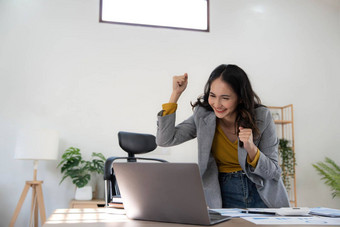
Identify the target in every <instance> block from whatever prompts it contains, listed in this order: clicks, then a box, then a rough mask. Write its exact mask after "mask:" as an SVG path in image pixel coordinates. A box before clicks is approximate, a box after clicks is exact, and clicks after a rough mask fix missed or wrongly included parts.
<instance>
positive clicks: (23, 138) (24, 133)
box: [14, 129, 59, 160]
mask: <svg viewBox="0 0 340 227" xmlns="http://www.w3.org/2000/svg"><path fill="white" fill-rule="evenodd" d="M58 144H59V138H58V133H57V132H56V131H54V130H47V129H35V130H30V129H22V130H20V131H19V133H18V137H17V142H16V147H15V154H14V158H15V159H30V160H56V159H57V158H58Z"/></svg>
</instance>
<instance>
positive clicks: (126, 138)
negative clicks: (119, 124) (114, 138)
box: [118, 131, 157, 157]
mask: <svg viewBox="0 0 340 227" xmlns="http://www.w3.org/2000/svg"><path fill="white" fill-rule="evenodd" d="M118 141H119V146H120V147H121V148H122V149H123V150H124V151H126V152H127V153H128V154H129V157H134V155H135V154H145V153H148V152H150V151H153V150H155V149H156V147H157V144H156V142H155V141H156V137H155V136H154V135H151V134H142V133H132V132H122V131H120V132H118Z"/></svg>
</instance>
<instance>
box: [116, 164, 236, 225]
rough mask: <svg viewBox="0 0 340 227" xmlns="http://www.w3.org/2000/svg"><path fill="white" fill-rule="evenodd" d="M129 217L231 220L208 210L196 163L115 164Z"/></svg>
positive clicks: (200, 221) (208, 221)
mask: <svg viewBox="0 0 340 227" xmlns="http://www.w3.org/2000/svg"><path fill="white" fill-rule="evenodd" d="M113 169H114V172H115V175H116V178H117V183H118V186H119V189H120V193H121V196H122V200H123V204H124V208H125V211H126V215H127V217H128V218H130V219H138V220H149V221H160V222H175V223H182V224H197V225H213V224H216V223H220V222H222V221H226V220H229V219H230V218H231V217H229V216H222V215H220V214H219V213H217V212H213V211H211V212H210V211H209V209H208V207H207V204H206V201H205V197H204V191H203V186H202V181H201V177H200V173H199V169H198V165H197V164H195V163H150V162H149V163H141V162H127V163H114V164H113Z"/></svg>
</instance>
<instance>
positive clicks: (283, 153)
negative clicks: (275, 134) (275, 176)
mask: <svg viewBox="0 0 340 227" xmlns="http://www.w3.org/2000/svg"><path fill="white" fill-rule="evenodd" d="M288 144H289V141H288V140H286V139H280V143H279V153H280V157H281V169H282V181H283V183H284V185H285V186H286V189H287V191H289V190H290V187H291V184H290V179H291V178H292V177H293V176H294V174H295V165H296V162H295V155H294V152H293V149H292V147H291V146H289V145H288Z"/></svg>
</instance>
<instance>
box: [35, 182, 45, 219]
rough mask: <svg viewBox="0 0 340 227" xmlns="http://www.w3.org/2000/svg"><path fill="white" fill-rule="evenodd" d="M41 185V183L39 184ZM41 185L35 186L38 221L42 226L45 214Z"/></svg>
mask: <svg viewBox="0 0 340 227" xmlns="http://www.w3.org/2000/svg"><path fill="white" fill-rule="evenodd" d="M41 183H42V182H41ZM41 183H40V184H38V185H37V188H36V189H37V195H38V196H37V199H38V204H37V205H38V206H39V210H40V221H41V225H43V224H44V223H45V221H46V213H45V204H44V196H43V192H42V187H41Z"/></svg>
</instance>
